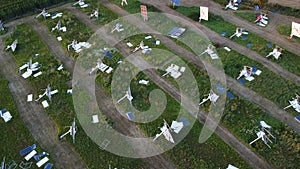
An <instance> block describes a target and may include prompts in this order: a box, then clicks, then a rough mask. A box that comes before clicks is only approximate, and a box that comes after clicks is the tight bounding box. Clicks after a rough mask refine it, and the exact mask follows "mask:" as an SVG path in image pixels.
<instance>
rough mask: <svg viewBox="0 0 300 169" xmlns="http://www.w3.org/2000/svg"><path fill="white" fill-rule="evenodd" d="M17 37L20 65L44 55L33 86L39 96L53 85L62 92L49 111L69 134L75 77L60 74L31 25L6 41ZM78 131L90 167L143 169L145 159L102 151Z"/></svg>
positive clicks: (16, 54) (80, 150)
mask: <svg viewBox="0 0 300 169" xmlns="http://www.w3.org/2000/svg"><path fill="white" fill-rule="evenodd" d="M16 38H17V39H18V41H19V45H18V48H17V50H16V51H15V52H14V53H13V55H14V58H15V59H16V61H17V63H18V64H19V65H22V64H23V63H24V61H27V60H28V59H29V58H30V57H31V56H33V54H34V53H39V54H40V56H39V57H38V58H37V59H34V60H33V61H38V62H39V63H41V64H42V67H41V70H42V72H43V75H41V77H38V78H36V79H34V78H33V77H30V78H29V79H28V80H29V81H30V83H31V84H32V86H33V89H34V94H35V96H37V94H41V90H40V89H42V88H45V87H46V85H47V84H49V83H50V84H51V87H52V89H58V90H59V93H58V94H56V95H54V96H53V98H52V102H51V103H50V107H49V108H47V109H46V111H47V113H48V114H49V116H50V117H51V119H52V120H53V121H54V122H55V123H56V126H57V127H58V131H59V133H58V135H60V134H63V133H64V132H65V126H68V125H70V123H71V122H72V120H73V118H74V116H75V114H74V107H73V100H72V96H70V95H67V94H66V91H67V89H69V88H71V86H69V85H68V84H67V83H68V82H69V80H70V79H71V77H70V75H69V73H68V72H67V71H66V70H65V69H63V70H62V71H60V72H59V71H57V70H56V68H57V67H58V65H59V61H58V60H56V59H55V58H54V57H53V55H51V52H50V51H49V49H48V48H47V47H46V45H45V44H44V43H43V42H42V41H41V40H40V39H39V37H38V35H37V34H36V33H35V32H34V31H33V30H32V29H30V28H29V26H27V25H24V24H23V25H19V26H17V27H16V30H15V32H14V33H13V34H12V35H11V36H9V37H8V38H7V39H5V44H9V43H10V42H11V41H12V40H14V39H16ZM24 53H26V55H24ZM46 75H48V76H46ZM78 128H79V130H78V132H77V134H76V144H74V147H75V149H76V151H77V152H78V153H79V155H80V156H81V158H82V159H83V160H84V162H85V163H86V164H87V166H88V167H89V168H94V169H97V168H106V167H107V166H108V164H111V165H112V166H113V167H118V168H120V167H124V168H141V166H143V162H142V161H141V160H137V159H129V158H123V157H119V156H116V155H113V154H110V153H108V152H106V151H102V150H100V149H99V146H98V145H96V144H95V143H94V142H93V141H92V140H91V139H90V138H89V137H88V136H87V135H86V134H85V133H84V132H83V130H82V128H81V127H80V125H79V124H78ZM57 137H58V136H57ZM66 140H67V141H68V142H69V143H70V144H72V143H71V142H72V140H71V138H70V137H67V138H66ZM72 145H73V144H72Z"/></svg>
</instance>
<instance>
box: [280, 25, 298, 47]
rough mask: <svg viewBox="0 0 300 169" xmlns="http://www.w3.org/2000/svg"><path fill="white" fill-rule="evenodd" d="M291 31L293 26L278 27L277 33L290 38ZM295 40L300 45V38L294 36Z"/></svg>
mask: <svg viewBox="0 0 300 169" xmlns="http://www.w3.org/2000/svg"><path fill="white" fill-rule="evenodd" d="M291 31H292V28H291V26H287V25H279V26H277V32H278V33H280V34H281V35H285V36H287V37H289V36H290V35H291ZM293 39H294V40H295V41H296V42H298V43H300V38H299V37H297V36H293Z"/></svg>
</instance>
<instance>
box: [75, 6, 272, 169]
mask: <svg viewBox="0 0 300 169" xmlns="http://www.w3.org/2000/svg"><path fill="white" fill-rule="evenodd" d="M102 2H103V3H102V4H103V5H104V6H106V7H108V8H110V9H111V10H113V11H117V13H118V14H123V15H127V14H128V13H127V12H126V11H124V10H123V9H120V8H119V7H118V6H116V5H114V4H111V3H109V2H107V1H102ZM77 13H80V12H77ZM130 22H134V24H135V25H139V24H138V23H139V21H137V20H135V21H134V20H130ZM159 39H160V40H161V41H162V42H163V43H164V44H166V45H167V46H168V47H170V46H171V45H170V40H169V43H168V42H167V43H166V42H165V38H163V37H159ZM173 43H174V42H173ZM172 45H175V48H177V47H178V46H176V44H172ZM117 48H118V49H119V50H120V51H121V53H122V55H123V56H128V55H129V50H128V48H127V47H126V48H119V47H117ZM135 58H136V59H133V60H131V62H132V63H134V64H135V65H138V64H142V65H143V64H146V63H143V61H142V60H139V59H140V58H138V57H135ZM144 73H145V74H146V75H147V76H148V77H149V78H151V79H152V80H153V81H154V82H155V83H156V84H157V85H158V86H160V87H161V88H162V89H163V90H165V91H166V92H168V93H169V94H170V95H171V96H172V97H173V98H175V99H176V100H178V101H180V100H181V95H182V94H181V93H180V92H179V91H178V89H177V88H176V87H174V86H173V85H172V84H170V83H169V82H167V81H166V80H164V79H162V78H161V77H160V76H159V75H158V74H157V73H156V71H154V70H146V71H144ZM185 104H187V103H185ZM193 106H195V105H190V106H189V107H185V108H186V109H187V110H189V112H194V110H195V108H194V107H193ZM198 119H199V120H201V121H202V122H204V121H205V120H206V119H207V113H205V112H202V113H199V117H198ZM216 134H217V135H219V136H220V137H221V138H222V139H223V140H224V141H225V142H226V143H228V144H229V145H230V146H232V147H233V148H234V149H235V150H236V151H237V152H238V153H239V154H240V155H241V156H242V157H243V158H244V159H245V160H246V161H247V162H248V163H249V164H251V165H252V166H255V167H256V168H272V167H271V166H270V165H269V164H268V163H267V162H265V161H264V160H262V159H261V158H260V157H258V156H257V155H256V154H255V153H253V152H252V151H251V150H250V149H249V148H248V147H246V146H245V145H243V144H242V143H241V142H240V141H239V140H238V139H237V138H235V137H234V136H233V135H232V134H231V133H230V132H229V131H228V130H227V129H225V128H224V127H222V126H221V125H219V126H218V128H217V130H216Z"/></svg>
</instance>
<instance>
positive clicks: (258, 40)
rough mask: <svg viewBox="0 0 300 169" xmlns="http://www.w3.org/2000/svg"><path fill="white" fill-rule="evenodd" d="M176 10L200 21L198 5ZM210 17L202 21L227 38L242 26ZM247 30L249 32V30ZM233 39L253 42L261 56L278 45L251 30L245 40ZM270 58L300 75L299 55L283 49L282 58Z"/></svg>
mask: <svg viewBox="0 0 300 169" xmlns="http://www.w3.org/2000/svg"><path fill="white" fill-rule="evenodd" d="M176 10H177V11H178V12H180V13H182V14H184V15H186V16H188V17H189V18H191V19H193V20H195V21H198V18H199V11H198V10H199V9H198V7H180V8H178V9H176ZM209 18H210V21H208V22H202V24H203V25H205V26H206V27H208V28H209V29H211V30H213V31H215V32H217V33H218V34H222V33H223V32H226V34H225V37H227V38H228V37H230V36H231V35H232V34H233V33H235V29H236V28H237V27H240V26H237V25H234V24H231V23H229V22H226V21H224V19H223V18H222V16H220V15H215V14H212V13H210V14H209ZM246 31H247V32H249V30H246ZM233 41H234V42H236V43H238V44H241V45H243V46H246V47H248V46H247V45H248V44H249V43H251V44H252V46H251V49H252V50H254V51H256V52H258V53H259V54H260V55H261V56H266V55H267V54H268V53H269V52H272V48H274V47H275V46H276V45H275V44H273V43H271V42H268V41H267V40H265V39H263V38H262V37H260V36H258V35H256V34H254V33H252V32H249V34H248V35H247V37H246V39H245V40H243V39H242V38H237V37H234V38H233ZM267 43H270V44H271V46H272V48H268V47H267ZM270 60H272V61H273V62H275V63H277V64H279V65H280V66H282V67H283V68H285V69H286V70H288V71H290V72H292V73H294V74H296V75H300V66H299V65H300V60H299V59H298V56H297V55H295V54H293V53H291V52H289V51H287V50H283V53H282V56H281V58H280V59H278V60H276V59H275V58H273V57H270Z"/></svg>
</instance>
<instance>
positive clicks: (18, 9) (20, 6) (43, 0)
mask: <svg viewBox="0 0 300 169" xmlns="http://www.w3.org/2000/svg"><path fill="white" fill-rule="evenodd" d="M67 2H73V1H71V0H62V1H61V0H51V1H50V0H40V1H30V0H16V1H10V0H2V1H1V4H0V18H1V19H3V20H6V21H8V20H12V19H16V18H19V17H21V16H24V15H30V14H34V13H40V12H41V11H40V10H42V9H43V8H48V7H56V6H58V5H62V4H65V3H67Z"/></svg>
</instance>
